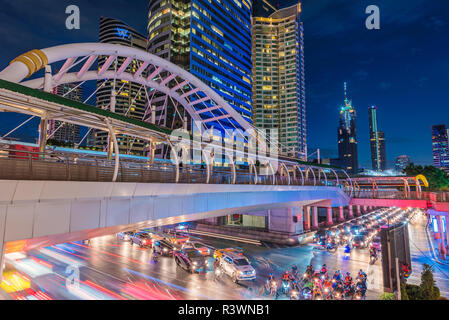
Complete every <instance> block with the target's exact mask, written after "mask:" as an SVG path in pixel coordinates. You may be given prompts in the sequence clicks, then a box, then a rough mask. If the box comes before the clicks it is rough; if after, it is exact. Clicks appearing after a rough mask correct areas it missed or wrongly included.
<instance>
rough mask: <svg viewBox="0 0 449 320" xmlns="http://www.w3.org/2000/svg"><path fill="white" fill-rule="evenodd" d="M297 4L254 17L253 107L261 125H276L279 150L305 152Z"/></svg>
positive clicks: (291, 153) (290, 153)
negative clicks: (265, 15) (265, 16)
mask: <svg viewBox="0 0 449 320" xmlns="http://www.w3.org/2000/svg"><path fill="white" fill-rule="evenodd" d="M300 14H301V4H300V3H299V2H298V3H297V4H296V5H293V6H290V7H288V8H284V9H280V10H277V11H275V12H274V13H272V14H271V15H269V16H268V18H264V17H254V18H253V21H252V27H253V35H252V38H253V106H254V107H253V109H254V122H255V125H256V126H257V127H258V128H261V129H278V137H279V144H280V150H279V151H280V153H281V154H283V155H288V156H294V157H299V158H302V157H304V156H305V152H306V144H307V135H306V106H305V77H304V43H303V39H304V33H303V24H302V22H301V21H300Z"/></svg>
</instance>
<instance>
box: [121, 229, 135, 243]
mask: <svg viewBox="0 0 449 320" xmlns="http://www.w3.org/2000/svg"><path fill="white" fill-rule="evenodd" d="M133 234H134V232H132V231H124V232H119V233H117V239H119V240H123V241H131V237H132V235H133Z"/></svg>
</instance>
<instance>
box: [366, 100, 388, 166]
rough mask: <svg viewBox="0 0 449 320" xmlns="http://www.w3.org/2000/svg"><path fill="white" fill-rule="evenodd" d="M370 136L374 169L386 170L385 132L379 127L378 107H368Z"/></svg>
mask: <svg viewBox="0 0 449 320" xmlns="http://www.w3.org/2000/svg"><path fill="white" fill-rule="evenodd" d="M368 118H369V136H370V144H371V163H372V166H373V170H374V171H385V169H386V167H387V155H386V150H385V134H384V132H383V131H379V130H378V127H377V108H376V106H371V107H368Z"/></svg>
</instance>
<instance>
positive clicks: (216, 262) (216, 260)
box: [214, 258, 220, 269]
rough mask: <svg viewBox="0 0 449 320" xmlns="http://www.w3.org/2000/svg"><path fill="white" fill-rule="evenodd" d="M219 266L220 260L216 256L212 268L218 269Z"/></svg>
mask: <svg viewBox="0 0 449 320" xmlns="http://www.w3.org/2000/svg"><path fill="white" fill-rule="evenodd" d="M219 267H220V260H218V258H216V259H215V260H214V269H218V268H219Z"/></svg>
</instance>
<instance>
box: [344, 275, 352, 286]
mask: <svg viewBox="0 0 449 320" xmlns="http://www.w3.org/2000/svg"><path fill="white" fill-rule="evenodd" d="M351 284H352V277H351V274H350V273H349V272H346V277H345V287H347V286H350V285H351Z"/></svg>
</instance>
